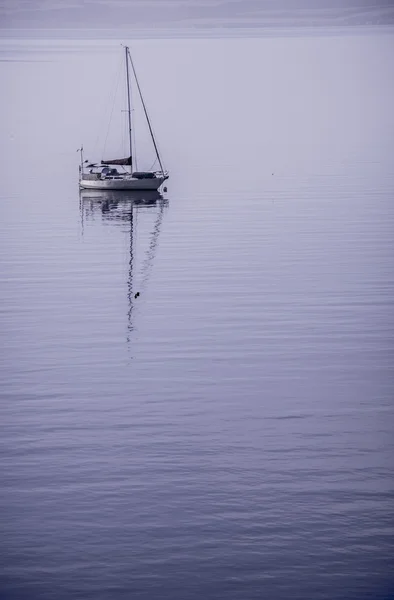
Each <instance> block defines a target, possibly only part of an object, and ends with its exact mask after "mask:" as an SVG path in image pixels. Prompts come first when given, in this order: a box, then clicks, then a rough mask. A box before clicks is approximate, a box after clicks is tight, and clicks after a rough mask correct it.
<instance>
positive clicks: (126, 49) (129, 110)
mask: <svg viewBox="0 0 394 600" xmlns="http://www.w3.org/2000/svg"><path fill="white" fill-rule="evenodd" d="M128 54H129V48H128V46H125V58H126V79H127V112H128V115H129V150H130V163H131V164H130V172H131V173H132V172H133V148H132V143H131V100H130V76H129V61H128V59H127V55H128Z"/></svg>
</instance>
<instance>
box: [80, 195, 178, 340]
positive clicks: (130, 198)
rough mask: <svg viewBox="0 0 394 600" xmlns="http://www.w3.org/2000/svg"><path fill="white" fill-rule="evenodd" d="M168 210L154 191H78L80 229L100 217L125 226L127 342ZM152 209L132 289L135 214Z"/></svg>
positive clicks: (136, 216) (134, 253) (160, 196)
mask: <svg viewBox="0 0 394 600" xmlns="http://www.w3.org/2000/svg"><path fill="white" fill-rule="evenodd" d="M166 206H168V200H167V199H165V198H164V197H163V196H162V195H161V194H160V193H159V192H157V191H151V190H147V191H133V192H126V191H115V190H81V191H80V211H81V222H82V228H83V226H84V222H85V220H92V219H95V218H97V216H100V217H101V219H103V220H105V221H111V222H115V223H119V222H120V221H121V222H125V223H129V224H130V225H129V229H130V238H129V260H128V278H127V298H128V312H127V328H128V335H127V341H128V342H130V341H131V340H130V336H131V333H132V331H133V329H134V325H133V309H134V302H135V294H136V293H137V292H140V291H143V289H144V288H145V287H146V285H147V283H148V279H149V274H150V271H151V268H152V265H153V262H154V258H155V255H156V250H157V244H158V239H159V235H160V229H161V224H162V220H163V214H164V208H165V207H166ZM152 207H156V208H157V211H156V213H157V214H156V219H155V223H154V226H153V229H152V231H151V233H150V241H149V244H148V247H147V248H145V249H143V250H142V251H143V252H145V259H144V260H143V262H142V267H141V273H140V275H141V278H140V286H139V289H138V290H136V289H135V286H134V278H135V277H134V275H135V273H134V270H135V255H136V251H137V248H136V247H135V243H136V225H137V220H138V213H140V212H142V211H148V210H150V211H151V210H152Z"/></svg>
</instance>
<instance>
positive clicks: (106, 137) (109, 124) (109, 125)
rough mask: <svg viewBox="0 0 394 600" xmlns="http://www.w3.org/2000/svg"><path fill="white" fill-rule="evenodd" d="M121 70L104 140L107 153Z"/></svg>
mask: <svg viewBox="0 0 394 600" xmlns="http://www.w3.org/2000/svg"><path fill="white" fill-rule="evenodd" d="M120 71H121V69H120V68H119V71H118V80H117V82H116V88H115V92H114V95H113V101H112V109H111V115H110V118H109V123H108V128H107V134H106V136H105V142H104V148H103V154H105V149H106V146H107V141H108V135H109V130H110V127H111V123H112V116H113V113H114V108H115V100H116V94H117V92H118V87H119V79H120Z"/></svg>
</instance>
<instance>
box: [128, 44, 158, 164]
mask: <svg viewBox="0 0 394 600" xmlns="http://www.w3.org/2000/svg"><path fill="white" fill-rule="evenodd" d="M127 54H128V56H129V59H130V64H131V68H132V69H133V73H134V77H135V82H136V84H137V88H138V93H139V95H140V98H141V102H142V107H143V109H144V113H145V117H146V120H147V122H148V127H149V131H150V134H151V137H152V142H153V145H154V147H155V150H156V156H157V160H158V161H159V164H160V168H161V170H162V172H163V173H164V169H163V165H162V162H161V159H160V154H159V150H158V148H157V144H156V140H155V136H154V135H153V130H152V125H151V123H150V120H149V116H148V111H147V109H146V106H145V102H144V98H143V96H142V92H141V88H140V84H139V81H138V77H137V73H136V72H135V68H134V63H133V59H132V58H131V54H130V50H129V48H127Z"/></svg>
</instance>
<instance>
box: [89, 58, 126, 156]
mask: <svg viewBox="0 0 394 600" xmlns="http://www.w3.org/2000/svg"><path fill="white" fill-rule="evenodd" d="M121 67H122V63H121V62H120V63H119V67H118V71H117V72H115V75H114V77H113V81H112V85H111V86H110V90H113V89H115V86H116V82H117V81H118V80H119V77H120V72H121ZM111 98H112V94H111V93H109V94H108V97H107V102H106V105H105V108H104V112H103V114H102V116H101V124H102V123H103V121H104V117H105V116H106V115H107V113H108V110H109V106H110V103H111ZM103 129H104V126H101V125H100V127H99V128H98V133H97V137H96V141H95V143H94V146H93V148H94V152H95V153H96V152H97V149H98V145H99V141H100V136H101V133H100V132H102V130H103Z"/></svg>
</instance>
